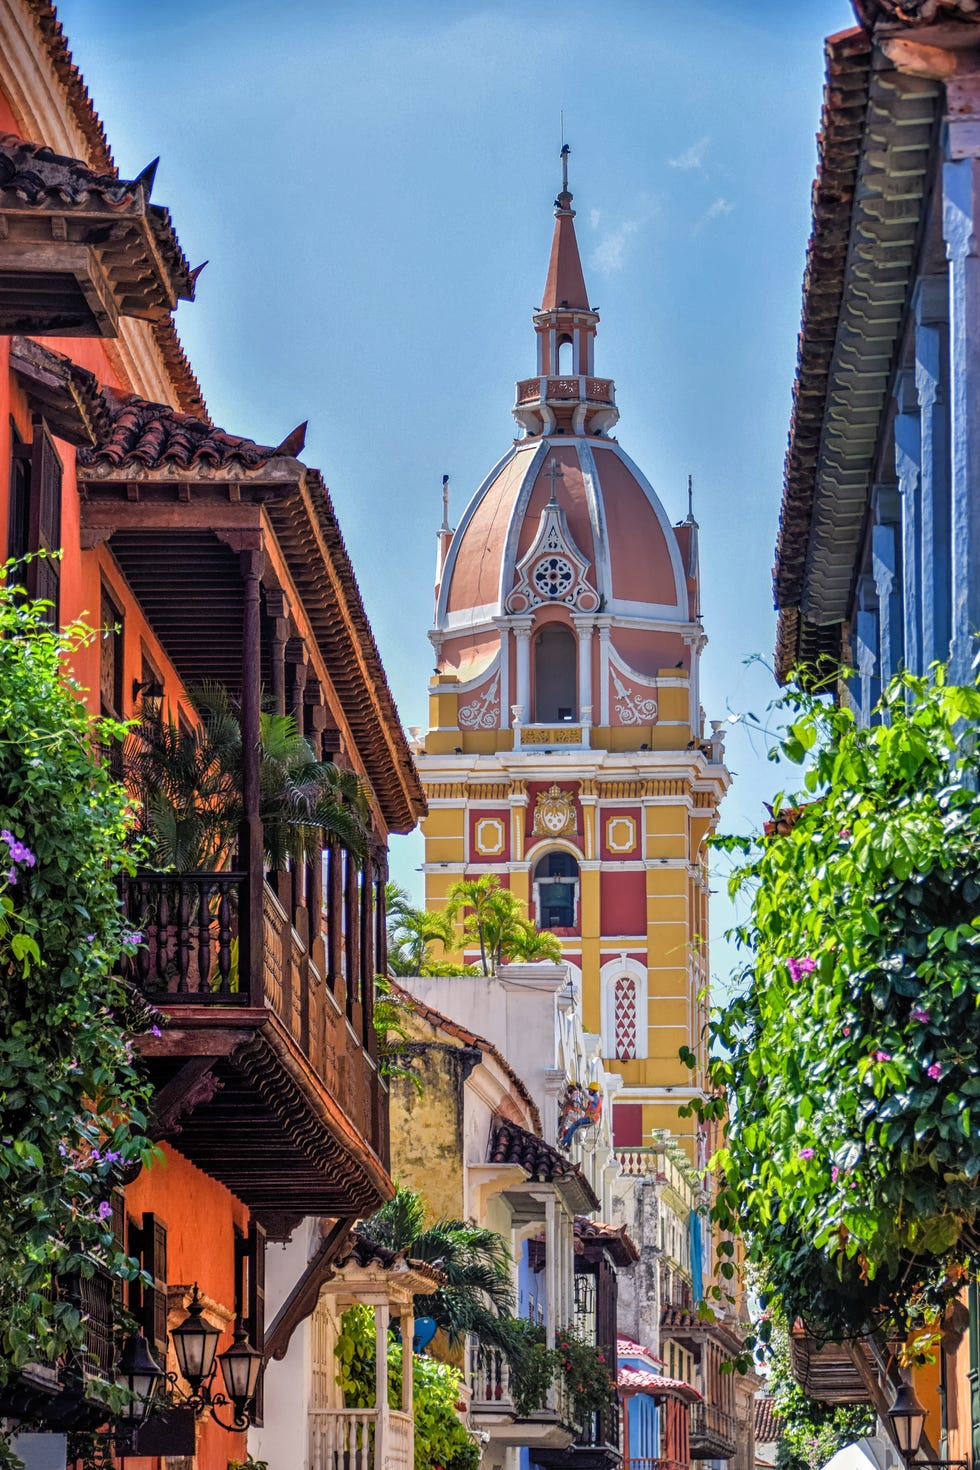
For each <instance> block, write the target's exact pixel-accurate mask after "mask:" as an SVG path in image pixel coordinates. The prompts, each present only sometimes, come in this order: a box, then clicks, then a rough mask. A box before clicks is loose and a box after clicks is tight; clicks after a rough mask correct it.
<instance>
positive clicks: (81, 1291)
mask: <svg viewBox="0 0 980 1470" xmlns="http://www.w3.org/2000/svg"><path fill="white" fill-rule="evenodd" d="M113 1284H114V1283H113V1278H112V1277H110V1276H109V1275H108V1274H107V1273H106V1272H104V1271H96V1273H95V1274H94V1275H93V1276H89V1277H85V1276H78V1277H68V1278H63V1279H61V1280H60V1281H58V1283H57V1285H54V1284H52V1286H51V1288H50V1292H49V1300H52V1299H54V1297H55V1296H57V1298H58V1299H59V1300H60V1301H63V1302H64V1303H65V1304H66V1305H67V1306H70V1307H73V1308H74V1309H75V1310H77V1311H79V1312H81V1314H82V1320H83V1322H84V1323H85V1335H84V1338H83V1341H82V1344H81V1347H80V1348H79V1349H78V1350H77V1351H75V1352H73V1353H71V1354H70V1355H69V1356H68V1357H67V1358H63V1359H59V1361H58V1362H57V1363H28V1364H26V1365H25V1367H23V1368H21V1369H19V1370H18V1371H17V1372H16V1373H14V1374H13V1375H12V1376H11V1378H10V1379H9V1381H8V1382H7V1383H5V1384H4V1385H3V1386H2V1388H0V1417H4V1418H7V1417H9V1418H12V1419H24V1420H31V1421H33V1422H34V1423H36V1424H38V1425H39V1426H41V1427H42V1428H44V1429H45V1430H50V1431H63V1430H69V1429H73V1430H79V1431H84V1430H90V1429H96V1428H98V1426H99V1425H100V1424H104V1423H105V1418H106V1408H105V1401H104V1399H103V1397H102V1396H101V1394H100V1393H99V1392H98V1387H97V1386H98V1385H99V1384H100V1382H106V1381H112V1380H113V1379H114V1378H115V1363H116V1357H117V1355H118V1354H117V1347H116V1342H115V1339H114V1335H113V1334H114V1330H115V1313H114V1298H113Z"/></svg>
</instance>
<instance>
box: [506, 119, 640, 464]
mask: <svg viewBox="0 0 980 1470" xmlns="http://www.w3.org/2000/svg"><path fill="white" fill-rule="evenodd" d="M569 151H570V150H569V147H568V144H567V143H566V144H565V145H564V147H563V148H562V150H561V166H562V186H561V192H560V194H559V195H558V198H557V199H556V200H555V233H554V238H553V240H552V242H551V258H550V260H549V261H548V277H547V280H546V281H545V287H544V297H543V298H542V301H541V305H540V307H539V308H538V310H537V311H536V312H535V314H534V331H535V334H536V336H537V344H538V370H537V374H536V376H535V377H533V378H523V379H522V380H521V381H520V382H519V383H518V384H517V401H516V403H515V404H514V417H515V418H516V419H517V422H518V423H519V424H520V425H521V428H522V429H523V430H524V432H525V434H527V435H528V436H535V435H547V434H604V433H606V432H607V431H608V430H609V429H611V428H612V427H613V425H614V424H615V423H616V421H617V419H618V418H619V411H618V409H617V408H616V387H615V384H614V383H613V381H612V379H611V378H597V377H596V376H595V336H596V328H597V326H598V325H599V313H598V312H597V311H595V310H594V309H593V308H592V307H591V306H590V305H589V295H588V291H587V290H586V286H585V275H584V273H583V270H582V259H581V256H580V255H579V249H578V241H577V239H576V238H575V225H574V223H573V222H574V219H575V211H574V209H573V208H572V195H571V193H570V191H569V188H568V155H569Z"/></svg>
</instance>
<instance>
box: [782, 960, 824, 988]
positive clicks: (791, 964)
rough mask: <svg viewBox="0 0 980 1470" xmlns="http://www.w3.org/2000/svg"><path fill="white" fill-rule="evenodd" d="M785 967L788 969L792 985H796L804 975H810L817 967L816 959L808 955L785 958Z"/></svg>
mask: <svg viewBox="0 0 980 1470" xmlns="http://www.w3.org/2000/svg"><path fill="white" fill-rule="evenodd" d="M786 968H787V969H788V970H789V978H790V979H791V980H792V982H793V984H794V985H798V984H799V983H800V981H801V980H802V979H803V976H804V975H812V974H813V972H814V970H815V969H816V968H817V962H816V960H811V958H810V956H809V955H804V956H803V958H802V959H801V960H787V961H786Z"/></svg>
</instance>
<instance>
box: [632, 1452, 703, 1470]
mask: <svg viewBox="0 0 980 1470" xmlns="http://www.w3.org/2000/svg"><path fill="white" fill-rule="evenodd" d="M623 1470H689V1467H688V1466H687V1465H685V1464H684V1463H683V1461H681V1460H654V1459H651V1458H650V1457H649V1456H646V1455H639V1456H637V1455H631V1456H630V1457H629V1459H628V1460H624V1461H623Z"/></svg>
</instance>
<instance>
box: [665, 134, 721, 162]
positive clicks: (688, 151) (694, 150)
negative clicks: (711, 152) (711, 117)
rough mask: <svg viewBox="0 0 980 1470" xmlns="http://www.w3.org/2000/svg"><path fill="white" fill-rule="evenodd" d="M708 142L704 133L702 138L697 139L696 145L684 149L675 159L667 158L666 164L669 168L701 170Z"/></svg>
mask: <svg viewBox="0 0 980 1470" xmlns="http://www.w3.org/2000/svg"><path fill="white" fill-rule="evenodd" d="M710 142H711V138H710V136H709V135H708V134H707V133H706V134H705V136H704V137H703V138H699V139H698V141H697V142H696V143H692V144H691V146H690V148H685V149H684V151H683V153H678V155H677V157H676V158H669V159H668V160H667V162H668V163H669V164H670V167H671V168H685V169H691V168H701V167H702V166H703V164H704V155H705V153H706V152H707V148H708V144H709V143H710Z"/></svg>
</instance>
